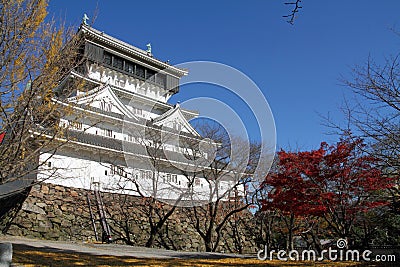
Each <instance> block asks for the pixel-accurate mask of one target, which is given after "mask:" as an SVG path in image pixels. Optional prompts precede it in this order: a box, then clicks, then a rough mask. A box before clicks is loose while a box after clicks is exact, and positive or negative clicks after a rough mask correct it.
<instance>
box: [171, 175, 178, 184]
mask: <svg viewBox="0 0 400 267" xmlns="http://www.w3.org/2000/svg"><path fill="white" fill-rule="evenodd" d="M171 180H172V182H173V183H176V184H177V183H178V176H177V175H176V174H172V175H171Z"/></svg>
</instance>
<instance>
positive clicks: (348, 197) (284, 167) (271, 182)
mask: <svg viewBox="0 0 400 267" xmlns="http://www.w3.org/2000/svg"><path fill="white" fill-rule="evenodd" d="M364 147H365V145H364V143H363V141H362V140H361V139H356V140H353V139H350V138H346V139H341V140H340V141H339V142H338V143H336V144H334V145H332V146H329V145H328V144H327V143H322V144H321V146H320V148H319V149H318V150H311V151H305V152H286V151H284V150H281V151H280V152H278V160H279V161H278V168H277V170H276V171H275V172H273V173H270V174H269V175H268V176H267V177H266V179H265V181H264V183H263V187H264V188H268V190H269V194H268V199H266V200H264V202H263V209H264V210H270V209H278V210H280V211H282V212H283V213H285V214H288V215H292V216H310V215H315V216H319V217H322V218H324V219H325V221H326V222H327V224H328V225H329V226H330V228H331V229H332V232H333V233H334V234H335V235H336V236H338V237H342V238H344V237H349V234H350V232H351V230H352V227H353V225H354V222H355V220H356V218H357V216H359V215H360V214H362V213H363V212H365V211H367V210H369V209H372V208H374V207H378V206H382V205H385V204H387V203H386V202H385V201H382V199H380V198H379V194H378V193H379V192H380V191H382V190H384V189H387V188H389V187H391V186H392V183H391V181H392V179H391V178H389V177H386V176H385V175H383V173H382V172H381V170H380V169H378V168H377V167H376V163H377V159H375V158H374V157H372V156H370V155H367V154H365V153H363V149H362V148H364Z"/></svg>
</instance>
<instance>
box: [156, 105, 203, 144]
mask: <svg viewBox="0 0 400 267" xmlns="http://www.w3.org/2000/svg"><path fill="white" fill-rule="evenodd" d="M153 123H154V124H155V125H157V126H164V127H169V128H173V129H174V130H178V131H184V132H187V133H190V134H192V135H194V136H197V137H200V134H199V133H198V132H197V131H196V130H195V129H194V128H193V127H192V125H190V123H189V122H188V121H187V120H186V119H185V116H184V115H183V113H182V109H181V107H180V105H179V104H176V105H175V107H174V108H172V109H170V110H168V111H167V112H165V113H164V114H162V115H160V116H159V117H157V118H155V119H154V120H153Z"/></svg>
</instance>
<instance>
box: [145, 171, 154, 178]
mask: <svg viewBox="0 0 400 267" xmlns="http://www.w3.org/2000/svg"><path fill="white" fill-rule="evenodd" d="M146 178H147V179H152V178H153V172H152V171H146Z"/></svg>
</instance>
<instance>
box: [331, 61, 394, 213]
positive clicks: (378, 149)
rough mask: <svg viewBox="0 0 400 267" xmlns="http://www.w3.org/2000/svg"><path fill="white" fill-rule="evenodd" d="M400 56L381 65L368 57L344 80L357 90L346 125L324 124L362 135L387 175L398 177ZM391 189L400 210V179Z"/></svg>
mask: <svg viewBox="0 0 400 267" xmlns="http://www.w3.org/2000/svg"><path fill="white" fill-rule="evenodd" d="M399 63H400V62H399V55H397V56H393V57H389V58H387V59H385V61H384V63H383V64H382V65H380V64H377V63H375V62H374V60H373V59H372V58H368V60H367V62H366V64H365V65H362V66H355V67H354V68H353V69H352V73H351V74H352V76H351V77H350V78H342V81H343V83H344V84H345V85H346V86H348V87H349V88H350V89H351V90H352V92H353V93H354V96H355V97H354V100H353V101H352V102H350V101H348V100H346V101H345V104H344V106H343V107H342V111H343V113H344V114H345V120H346V123H345V125H340V124H338V123H337V122H334V121H332V120H330V119H329V118H326V117H324V121H325V125H326V126H328V127H330V128H331V129H335V131H334V132H335V133H336V134H340V135H345V136H348V137H351V136H354V137H361V138H363V139H364V140H365V141H366V142H367V143H368V145H369V146H368V147H367V148H365V149H364V150H365V152H367V153H370V154H372V155H373V156H374V157H376V158H378V159H379V162H377V164H379V165H380V167H381V169H382V170H383V171H384V173H385V174H386V175H388V176H392V177H398V174H399V168H400V161H399V156H400V128H399V125H400V124H399V123H400V89H399V88H400V84H399V78H400V65H399ZM395 182H396V183H397V186H394V187H392V188H390V189H389V190H388V192H389V198H390V201H391V203H392V205H391V206H392V209H393V210H394V211H396V213H400V180H399V179H397V180H396V181H395Z"/></svg>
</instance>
